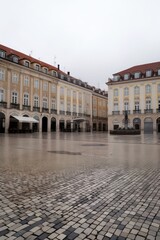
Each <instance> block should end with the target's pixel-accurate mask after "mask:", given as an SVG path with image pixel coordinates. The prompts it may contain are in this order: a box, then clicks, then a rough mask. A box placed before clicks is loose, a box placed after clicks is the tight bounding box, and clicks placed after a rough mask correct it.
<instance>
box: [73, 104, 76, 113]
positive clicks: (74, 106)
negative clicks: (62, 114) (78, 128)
mask: <svg viewBox="0 0 160 240" xmlns="http://www.w3.org/2000/svg"><path fill="white" fill-rule="evenodd" d="M73 112H76V105H75V104H73Z"/></svg>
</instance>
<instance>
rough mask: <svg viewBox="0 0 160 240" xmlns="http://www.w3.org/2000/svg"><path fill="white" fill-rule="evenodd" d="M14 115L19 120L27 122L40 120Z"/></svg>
mask: <svg viewBox="0 0 160 240" xmlns="http://www.w3.org/2000/svg"><path fill="white" fill-rule="evenodd" d="M13 117H14V118H16V119H17V120H18V121H19V122H27V123H38V122H39V121H37V120H36V119H34V118H32V117H22V116H13Z"/></svg>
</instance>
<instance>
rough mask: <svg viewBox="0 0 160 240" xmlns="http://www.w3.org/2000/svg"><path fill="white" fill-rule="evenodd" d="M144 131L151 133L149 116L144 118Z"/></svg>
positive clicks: (151, 121) (151, 127)
mask: <svg viewBox="0 0 160 240" xmlns="http://www.w3.org/2000/svg"><path fill="white" fill-rule="evenodd" d="M144 133H153V120H152V118H150V117H147V118H145V119H144Z"/></svg>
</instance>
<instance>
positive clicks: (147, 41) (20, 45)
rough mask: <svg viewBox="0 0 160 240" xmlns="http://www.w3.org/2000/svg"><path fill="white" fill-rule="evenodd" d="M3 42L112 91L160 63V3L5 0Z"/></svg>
mask: <svg viewBox="0 0 160 240" xmlns="http://www.w3.org/2000/svg"><path fill="white" fill-rule="evenodd" d="M0 8H1V14H0V18H1V20H0V43H1V44H3V45H6V46H8V47H11V48H14V49H15V50H18V51H21V52H23V53H25V54H28V55H29V54H30V53H32V57H34V58H38V59H40V60H41V61H44V62H47V63H49V64H52V65H54V66H57V64H60V67H61V70H62V71H65V72H68V71H70V73H71V75H72V76H73V77H75V78H79V79H81V80H82V81H85V82H88V83H89V84H90V85H93V86H95V87H100V88H101V89H107V87H106V84H105V83H106V82H107V80H108V77H112V74H113V73H116V72H118V71H121V70H124V69H126V68H129V67H132V66H134V65H138V64H143V63H149V62H155V61H160V0H0Z"/></svg>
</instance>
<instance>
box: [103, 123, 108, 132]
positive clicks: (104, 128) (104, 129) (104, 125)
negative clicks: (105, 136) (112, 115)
mask: <svg viewBox="0 0 160 240" xmlns="http://www.w3.org/2000/svg"><path fill="white" fill-rule="evenodd" d="M106 130H107V128H106V124H105V123H103V131H104V132H105V131H106Z"/></svg>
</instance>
